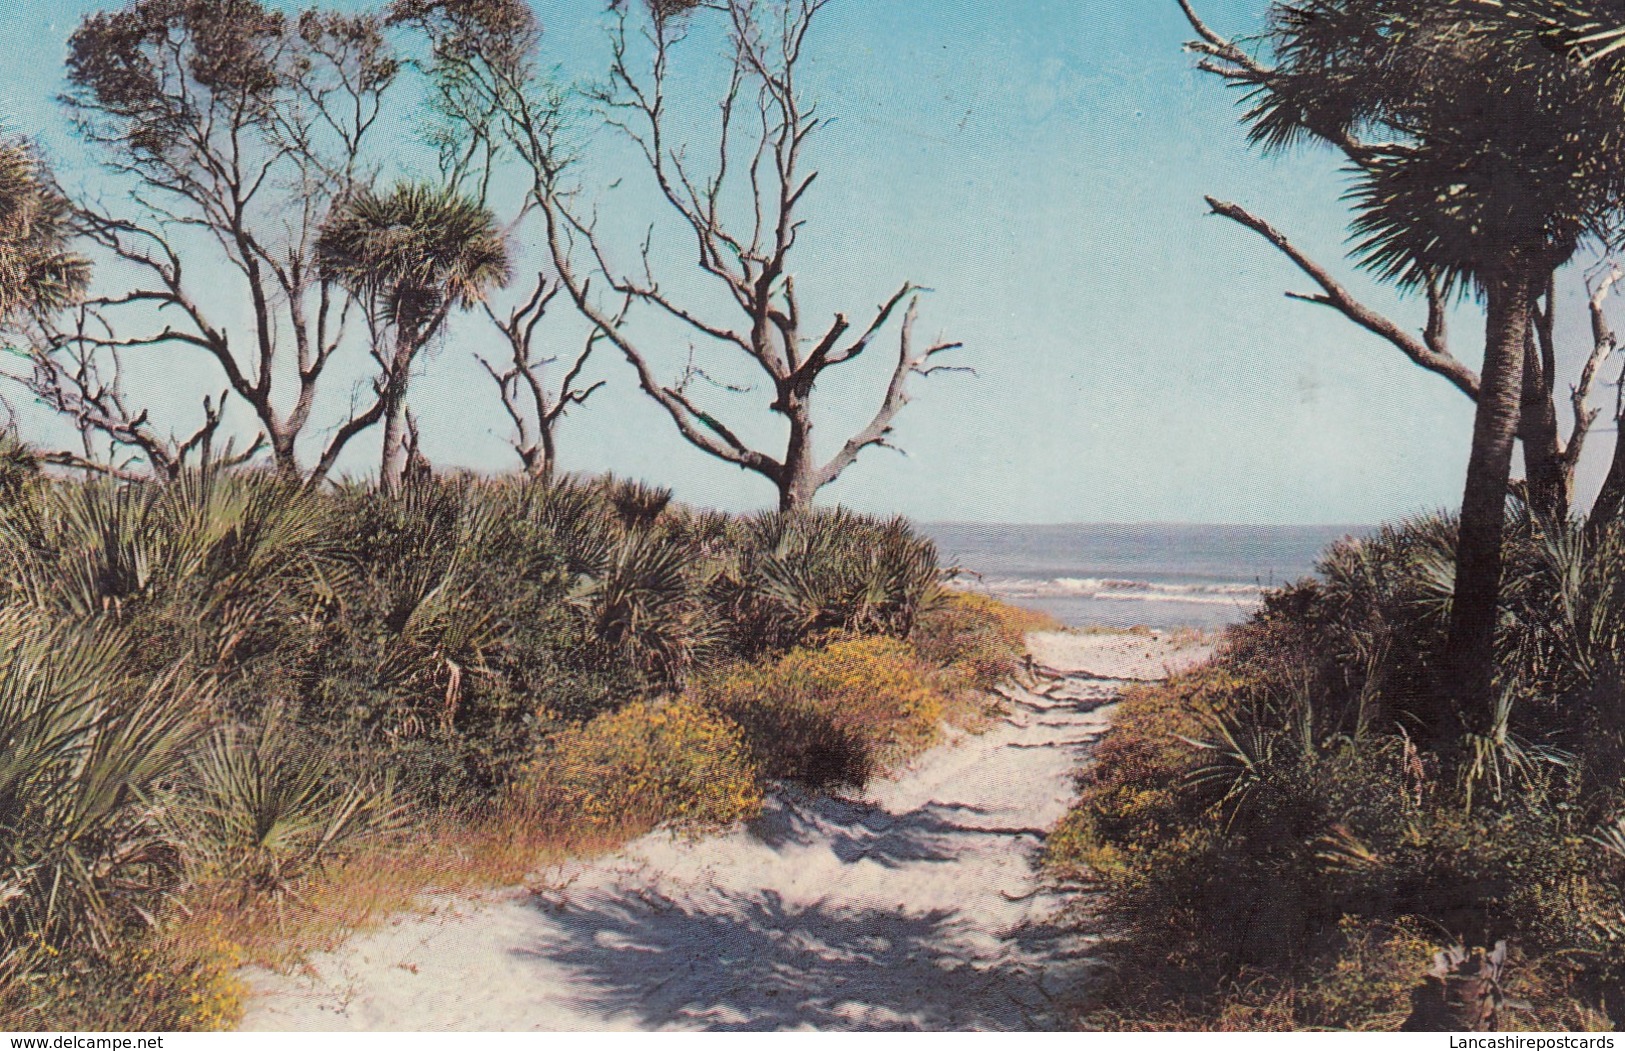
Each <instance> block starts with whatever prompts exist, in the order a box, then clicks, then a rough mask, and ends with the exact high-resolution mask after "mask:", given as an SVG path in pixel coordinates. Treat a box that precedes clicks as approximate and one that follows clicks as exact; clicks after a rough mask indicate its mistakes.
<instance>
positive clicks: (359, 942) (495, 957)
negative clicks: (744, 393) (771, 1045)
mask: <svg viewBox="0 0 1625 1051" xmlns="http://www.w3.org/2000/svg"><path fill="white" fill-rule="evenodd" d="M1130 639H1132V641H1126V640H1130ZM1032 647H1033V652H1034V655H1035V659H1036V660H1037V661H1038V662H1039V663H1041V664H1044V665H1048V666H1051V667H1054V668H1057V669H1064V670H1070V669H1079V670H1082V671H1084V672H1086V673H1088V675H1089V677H1088V678H1066V679H1062V680H1059V681H1056V682H1052V683H1050V684H1048V686H1047V687H1045V688H1044V691H1043V693H1033V692H1030V691H1027V690H1024V689H1019V688H1013V689H1011V690H1009V691H1008V693H1007V701H1008V714H1007V716H1006V717H1005V718H1004V719H1002V720H1000V721H999V722H997V723H995V724H994V726H993V728H992V729H990V730H988V731H987V732H985V733H982V734H979V735H972V734H963V733H958V734H955V735H954V736H952V738H951V739H950V740H949V741H948V742H947V743H945V744H944V745H942V746H940V747H938V748H936V749H933V750H932V751H930V752H929V753H926V754H925V755H923V756H921V757H919V759H918V760H917V761H916V762H915V763H914V764H913V765H912V766H910V767H909V768H908V769H906V770H904V771H902V772H900V773H899V774H898V775H897V776H895V777H892V778H890V779H887V780H885V781H882V782H879V783H876V784H874V785H871V786H870V788H869V789H868V791H867V792H866V793H865V795H864V797H863V798H861V799H860V798H831V797H819V796H812V795H807V794H802V793H798V792H792V791H786V792H782V793H780V794H778V795H777V796H775V797H774V798H772V799H771V800H770V801H769V804H768V807H767V809H766V811H765V812H764V813H763V815H762V816H761V817H760V818H758V819H757V820H755V821H752V822H750V823H749V824H748V825H746V826H744V827H740V828H737V829H734V830H733V831H731V832H729V833H727V834H725V835H721V836H712V837H708V838H703V839H696V838H689V837H681V836H673V835H671V834H668V833H656V834H653V835H650V836H646V837H644V838H642V839H640V840H638V841H636V842H634V843H632V844H630V845H629V846H628V847H626V848H625V849H624V850H622V851H621V852H619V853H617V854H615V855H613V856H611V857H609V858H605V859H600V860H597V861H594V862H591V863H577V864H572V865H569V866H566V867H564V868H561V869H558V870H553V871H549V872H546V873H543V874H541V876H540V878H539V879H538V880H537V881H536V882H535V886H536V887H538V888H544V889H541V890H539V891H525V892H520V891H514V892H509V893H506V894H501V895H492V896H489V897H487V898H486V899H483V900H468V899H462V900H442V901H438V902H435V903H433V907H432V911H430V912H428V913H427V914H420V915H409V916H403V917H400V918H398V919H397V920H396V921H394V922H393V923H392V924H391V925H389V926H386V927H385V928H383V929H381V930H378V931H374V932H371V933H367V934H364V935H360V936H358V937H356V938H354V939H352V940H351V941H350V942H349V943H348V944H347V945H346V946H344V947H343V948H341V949H340V950H339V951H338V952H336V953H333V954H324V955H321V956H318V957H315V958H313V959H312V960H311V966H310V968H309V971H308V973H305V974H301V975H297V976H284V975H273V974H268V973H264V972H257V973H253V974H251V975H249V981H250V984H251V988H253V989H254V990H255V994H256V995H255V996H254V997H253V999H252V1001H251V1003H250V1007H249V1011H248V1014H247V1017H246V1019H245V1021H244V1024H243V1028H245V1029H261V1030H292V1029H317V1030H345V1029H349V1030H436V1029H441V1030H601V1029H712V1030H768V1029H928V1030H963V1029H981V1030H1009V1029H1044V1028H1056V1027H1059V1026H1062V1025H1064V1024H1065V1022H1066V1019H1065V1017H1064V1011H1063V1009H1062V1008H1061V1006H1060V1004H1061V1003H1062V1002H1064V1001H1065V1000H1066V999H1067V994H1068V993H1069V992H1071V991H1073V990H1074V989H1075V987H1076V986H1077V985H1078V984H1079V983H1080V982H1081V981H1082V980H1084V977H1085V976H1086V974H1087V972H1088V969H1089V966H1090V960H1089V949H1090V939H1089V938H1088V936H1087V935H1086V934H1084V933H1081V932H1078V931H1076V930H1075V929H1072V928H1070V927H1067V926H1063V925H1057V924H1055V923H1053V922H1051V921H1052V919H1053V918H1054V916H1055V914H1056V913H1057V911H1058V910H1059V909H1060V907H1061V905H1062V898H1061V896H1060V895H1059V894H1058V893H1056V891H1055V890H1054V889H1051V888H1045V887H1042V886H1040V885H1039V882H1038V878H1037V875H1036V874H1035V872H1034V870H1033V861H1034V859H1035V857H1036V855H1037V852H1038V850H1039V848H1040V845H1041V843H1042V837H1043V834H1044V832H1045V830H1047V829H1048V828H1049V827H1050V826H1051V825H1053V824H1054V823H1055V821H1057V820H1058V819H1059V818H1060V817H1061V816H1062V815H1063V814H1064V813H1065V810H1066V806H1067V803H1068V801H1069V800H1070V798H1071V796H1072V775H1073V772H1074V770H1075V769H1076V766H1077V764H1078V761H1079V760H1080V759H1081V758H1082V757H1083V755H1084V754H1085V752H1086V751H1087V749H1088V747H1089V746H1090V744H1091V743H1092V742H1093V741H1094V740H1095V739H1096V738H1097V737H1098V736H1099V735H1100V734H1101V733H1102V732H1103V731H1104V730H1105V728H1106V725H1107V719H1108V716H1109V711H1110V708H1109V704H1110V701H1111V700H1112V698H1113V696H1114V695H1115V692H1116V690H1117V688H1118V684H1117V683H1116V682H1115V681H1113V680H1112V679H1110V678H1102V676H1113V675H1122V676H1128V677H1136V678H1144V677H1150V676H1151V675H1154V674H1158V673H1160V672H1161V670H1162V668H1163V667H1164V666H1165V665H1170V664H1178V663H1182V662H1188V661H1189V660H1191V659H1193V658H1194V657H1196V656H1200V655H1201V653H1202V652H1204V651H1203V650H1202V649H1201V648H1200V647H1197V646H1194V645H1192V644H1190V643H1189V642H1186V643H1184V644H1183V645H1177V644H1175V643H1171V642H1169V641H1168V640H1165V639H1155V638H1148V637H1144V636H1113V635H1095V636H1089V635H1068V634H1053V635H1049V634H1046V635H1043V636H1036V637H1034V639H1033V641H1032Z"/></svg>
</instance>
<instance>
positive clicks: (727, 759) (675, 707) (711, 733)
mask: <svg viewBox="0 0 1625 1051" xmlns="http://www.w3.org/2000/svg"><path fill="white" fill-rule="evenodd" d="M522 791H523V793H524V794H525V796H526V799H525V802H526V803H528V804H529V805H530V806H532V807H534V808H535V809H536V811H537V814H538V816H539V817H540V819H541V820H542V821H544V822H546V823H548V824H556V825H557V826H559V827H561V828H564V827H567V828H569V829H571V830H581V831H593V832H619V833H631V832H637V831H642V830H645V829H649V828H653V827H655V826H656V825H661V824H672V825H680V826H690V827H694V826H706V825H719V824H726V823H727V822H730V821H734V820H737V819H739V818H744V817H750V816H751V815H753V814H755V813H756V812H757V810H758V809H759V808H760V807H761V803H762V793H761V789H760V788H759V787H758V786H757V782H756V774H755V770H754V768H753V766H752V764H751V762H750V758H749V754H748V752H747V750H746V747H745V744H744V741H743V740H742V739H741V737H740V733H739V730H738V729H737V728H736V727H734V726H733V725H731V724H730V723H728V722H727V721H725V720H723V719H721V718H718V717H717V716H716V715H715V714H713V713H711V712H709V711H706V710H705V709H704V708H702V707H700V706H699V705H698V704H695V703H694V702H692V701H688V700H683V699H677V700H663V701H637V702H634V703H632V704H629V705H627V706H625V707H624V708H620V709H618V710H616V711H614V712H609V713H606V714H604V715H600V716H598V717H597V718H596V719H593V720H592V721H591V722H589V723H587V724H585V725H583V726H578V727H573V728H571V729H568V730H564V731H562V732H561V733H559V734H558V735H557V736H555V737H554V738H553V739H552V740H551V741H550V742H549V744H548V745H547V747H546V749H545V750H544V752H543V754H542V757H541V759H540V761H539V762H538V763H537V764H536V767H535V770H534V771H533V774H532V776H531V777H530V778H528V779H527V780H526V783H525V786H524V788H523V789H522Z"/></svg>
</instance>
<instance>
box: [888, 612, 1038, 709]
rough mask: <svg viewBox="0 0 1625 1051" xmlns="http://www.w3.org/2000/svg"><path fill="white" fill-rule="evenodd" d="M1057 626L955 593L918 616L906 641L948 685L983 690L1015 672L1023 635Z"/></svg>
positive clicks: (1023, 645)
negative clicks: (942, 671)
mask: <svg viewBox="0 0 1625 1051" xmlns="http://www.w3.org/2000/svg"><path fill="white" fill-rule="evenodd" d="M1059 626H1060V625H1059V624H1058V623H1057V622H1056V621H1055V620H1054V619H1053V618H1051V617H1049V616H1048V615H1046V614H1043V613H1038V612H1035V611H1033V610H1028V609H1022V608H1020V607H1019V606H1012V605H1009V604H1008V603H1004V602H1000V601H999V600H998V599H995V598H992V597H990V596H988V595H979V594H976V593H974V592H969V591H959V592H953V593H950V594H948V595H946V596H945V597H944V598H943V600H942V601H941V602H938V603H936V604H935V605H934V606H932V608H931V609H929V610H926V611H924V612H922V613H921V614H920V616H919V618H918V619H917V620H916V621H915V623H914V630H913V633H912V634H911V635H910V636H909V639H910V641H911V642H913V643H914V646H915V648H916V649H917V650H918V651H919V653H920V656H921V657H923V658H924V659H925V660H926V661H928V662H929V663H931V664H934V665H937V666H939V667H941V668H942V669H944V672H945V678H946V679H947V680H948V681H950V682H951V683H952V684H953V685H956V686H962V687H968V688H970V689H977V690H987V689H991V688H992V687H993V685H994V684H995V683H997V682H998V681H999V680H1000V679H1003V678H1004V677H1005V676H1007V675H1010V674H1011V673H1012V672H1014V671H1015V670H1016V667H1017V665H1018V664H1019V663H1020V662H1021V657H1022V654H1024V653H1025V652H1026V650H1027V643H1026V635H1027V633H1028V632H1030V631H1049V630H1053V629H1056V628H1058V627H1059Z"/></svg>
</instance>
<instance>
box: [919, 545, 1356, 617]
mask: <svg viewBox="0 0 1625 1051" xmlns="http://www.w3.org/2000/svg"><path fill="white" fill-rule="evenodd" d="M920 528H921V529H923V530H924V531H925V532H926V533H927V534H928V535H930V536H931V537H932V538H933V539H935V540H936V542H937V545H938V547H939V548H940V550H941V553H942V557H943V562H944V564H947V565H958V566H959V567H961V568H962V569H963V570H965V572H966V578H965V580H964V583H965V584H966V585H967V586H970V587H974V588H977V589H979V590H984V591H987V592H990V593H991V594H993V595H995V596H998V597H999V598H1003V599H1007V600H1008V601H1010V602H1014V603H1016V604H1018V605H1022V606H1029V607H1032V608H1034V609H1040V610H1043V611H1044V612H1046V613H1049V614H1050V615H1051V616H1053V617H1055V618H1056V619H1057V620H1059V621H1061V622H1062V623H1063V624H1069V625H1072V626H1074V627H1084V626H1088V625H1108V626H1112V627H1129V626H1132V625H1144V626H1146V627H1154V628H1178V627H1193V628H1218V627H1222V626H1224V625H1226V624H1232V623H1235V622H1237V621H1241V620H1245V619H1246V618H1247V617H1248V616H1249V615H1250V614H1251V613H1252V612H1253V610H1255V609H1256V608H1257V607H1258V604H1259V602H1260V600H1261V599H1262V597H1263V593H1264V591H1265V590H1266V589H1268V588H1271V587H1276V586H1279V585H1281V584H1284V583H1287V582H1289V581H1293V580H1297V579H1299V578H1300V577H1304V576H1308V575H1309V574H1310V573H1312V572H1313V570H1314V566H1315V562H1316V561H1317V560H1318V559H1319V557H1320V554H1321V552H1322V551H1324V550H1325V549H1326V546H1327V545H1328V544H1330V543H1332V542H1333V541H1335V540H1338V539H1341V538H1342V537H1345V536H1350V535H1356V536H1357V535H1360V534H1362V533H1366V532H1369V531H1370V530H1371V528H1372V527H1369V526H1236V525H1174V524H1145V525H1081V524H1078V525H992V524H984V523H927V524H924V525H922V526H921V527H920Z"/></svg>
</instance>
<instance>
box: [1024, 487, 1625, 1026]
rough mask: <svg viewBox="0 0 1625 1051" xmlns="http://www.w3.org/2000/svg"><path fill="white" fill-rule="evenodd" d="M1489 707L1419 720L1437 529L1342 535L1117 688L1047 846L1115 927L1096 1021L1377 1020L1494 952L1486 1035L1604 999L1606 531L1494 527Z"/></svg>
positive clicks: (1610, 775) (1595, 1011)
mask: <svg viewBox="0 0 1625 1051" xmlns="http://www.w3.org/2000/svg"><path fill="white" fill-rule="evenodd" d="M1508 530H1509V535H1510V536H1511V537H1512V538H1513V539H1512V541H1511V542H1510V543H1509V545H1508V550H1507V560H1508V567H1509V570H1508V587H1507V591H1506V598H1505V600H1504V602H1503V604H1502V609H1501V617H1500V629H1499V635H1498V660H1497V667H1498V673H1497V696H1498V697H1499V699H1500V700H1499V704H1498V705H1497V706H1496V716H1495V720H1494V722H1493V723H1491V724H1489V725H1483V724H1479V723H1476V722H1470V721H1465V720H1458V719H1457V718H1456V717H1454V716H1446V717H1443V718H1441V716H1440V712H1441V710H1442V711H1446V712H1448V710H1449V709H1448V707H1446V706H1445V699H1446V698H1448V697H1449V690H1450V684H1449V683H1448V682H1444V681H1441V676H1440V674H1439V672H1438V670H1437V669H1438V668H1439V667H1440V654H1441V651H1442V649H1443V647H1444V645H1445V637H1446V633H1447V629H1448V624H1449V602H1450V597H1451V590H1452V583H1453V582H1452V579H1451V577H1452V565H1453V561H1452V555H1453V551H1454V537H1453V532H1454V525H1453V523H1452V522H1450V521H1448V520H1444V519H1439V518H1429V519H1424V520H1419V521H1413V522H1409V523H1406V524H1404V525H1401V526H1398V527H1394V528H1388V529H1384V530H1383V531H1381V532H1380V533H1378V534H1377V535H1374V536H1371V537H1369V538H1366V539H1361V540H1349V541H1345V542H1343V543H1341V544H1339V545H1337V546H1335V547H1334V548H1332V549H1331V550H1330V551H1329V552H1328V553H1327V555H1326V556H1325V558H1324V561H1323V563H1322V565H1321V567H1320V572H1319V575H1318V576H1317V577H1316V578H1314V579H1310V580H1305V581H1302V582H1300V583H1297V584H1294V585H1292V586H1289V587H1286V588H1284V589H1281V590H1279V591H1277V592H1275V593H1273V594H1271V595H1270V596H1269V597H1268V599H1267V601H1266V603H1265V605H1264V607H1263V609H1262V611H1261V612H1259V613H1258V614H1257V615H1256V616H1255V617H1254V618H1253V619H1252V620H1251V622H1249V623H1247V624H1245V625H1243V626H1240V627H1238V628H1235V629H1232V631H1231V632H1230V633H1229V635H1228V636H1227V640H1226V643H1225V646H1224V647H1223V649H1222V651H1221V653H1220V655H1219V656H1218V657H1217V659H1215V660H1214V661H1213V662H1212V663H1211V664H1209V665H1207V666H1205V667H1203V668H1200V669H1198V670H1196V671H1193V672H1191V673H1189V674H1186V675H1183V676H1180V677H1178V678H1176V679H1173V680H1171V681H1169V682H1167V683H1166V684H1162V685H1156V686H1147V687H1141V688H1138V689H1136V690H1134V691H1132V692H1131V693H1130V694H1129V695H1128V696H1127V697H1126V698H1125V700H1124V702H1123V703H1122V705H1121V706H1120V710H1119V713H1118V715H1117V716H1116V718H1115V720H1114V724H1115V725H1114V729H1113V732H1112V733H1111V734H1110V735H1109V736H1108V737H1107V739H1106V740H1105V741H1104V742H1103V744H1102V745H1101V747H1100V749H1099V751H1098V753H1097V756H1096V761H1095V763H1094V764H1093V766H1092V767H1091V768H1090V769H1089V770H1088V771H1087V773H1086V774H1085V775H1084V776H1083V782H1082V796H1081V799H1080V801H1079V803H1078V805H1077V806H1076V808H1075V809H1074V811H1073V812H1072V813H1071V815H1070V816H1069V817H1068V819H1067V820H1066V821H1065V822H1064V824H1063V825H1062V827H1061V828H1060V829H1059V830H1058V831H1057V833H1056V834H1055V835H1054V836H1053V837H1052V839H1051V841H1050V843H1049V847H1048V863H1049V865H1050V866H1051V867H1052V868H1053V869H1054V870H1055V871H1056V872H1057V873H1058V874H1066V875H1071V876H1074V877H1081V878H1085V879H1091V880H1094V881H1095V882H1096V885H1097V886H1098V887H1099V888H1101V890H1102V891H1103V892H1104V913H1105V915H1107V916H1109V917H1111V918H1112V920H1111V922H1112V923H1113V924H1114V925H1115V930H1114V932H1113V934H1114V937H1113V940H1112V942H1111V946H1110V951H1109V955H1110V960H1111V965H1112V966H1111V968H1110V976H1109V979H1108V980H1107V981H1105V982H1104V984H1103V985H1102V987H1101V990H1100V993H1099V995H1098V997H1097V998H1096V999H1095V1000H1094V1001H1092V1002H1091V1004H1090V1005H1089V1008H1088V1010H1089V1011H1090V1012H1091V1013H1090V1014H1089V1015H1088V1018H1089V1021H1090V1022H1091V1024H1094V1025H1099V1026H1102V1027H1106V1028H1114V1029H1116V1028H1218V1029H1237V1030H1247V1029H1262V1028H1268V1029H1305V1028H1354V1029H1393V1028H1398V1027H1399V1026H1400V1025H1401V1024H1402V1023H1404V1021H1405V1020H1406V1019H1407V1017H1408V1016H1409V1015H1410V1013H1411V1010H1412V1006H1413V1001H1412V993H1413V991H1414V990H1416V989H1417V988H1418V986H1420V985H1421V984H1422V979H1423V975H1424V974H1425V972H1426V970H1427V967H1428V965H1429V963H1430V961H1431V958H1432V956H1433V954H1434V953H1435V952H1436V951H1437V950H1439V949H1441V948H1443V947H1445V946H1448V945H1451V944H1457V943H1459V944H1465V945H1467V946H1474V945H1482V946H1489V945H1491V944H1493V943H1494V942H1495V941H1498V940H1502V939H1505V940H1506V941H1507V942H1508V943H1509V945H1510V947H1511V953H1512V956H1511V963H1510V966H1509V970H1508V972H1507V975H1506V979H1505V985H1506V988H1505V993H1506V995H1507V996H1508V998H1509V1001H1520V1000H1521V1001H1523V1002H1524V1003H1525V1004H1527V1007H1524V1008H1515V1007H1513V1008H1508V1009H1506V1010H1504V1011H1502V1012H1501V1016H1500V1023H1501V1025H1502V1026H1503V1027H1504V1028H1594V1027H1599V1026H1608V1025H1609V1024H1610V1023H1613V1022H1617V1021H1618V1019H1619V1018H1620V1016H1621V1013H1622V1012H1625V955H1622V952H1621V948H1620V946H1621V944H1622V942H1621V935H1622V934H1625V927H1622V920H1621V914H1620V910H1619V902H1620V900H1621V897H1622V894H1625V849H1622V848H1625V838H1622V836H1621V832H1620V829H1621V828H1622V827H1625V824H1622V821H1625V790H1622V788H1621V786H1622V785H1625V765H1622V764H1625V726H1622V724H1621V723H1620V720H1619V718H1618V714H1617V713H1618V711H1619V706H1620V705H1621V703H1625V694H1622V688H1625V633H1622V625H1625V620H1622V619H1621V616H1620V614H1621V613H1622V612H1625V607H1622V606H1621V605H1620V603H1621V601H1622V600H1625V535H1622V534H1621V533H1620V532H1618V531H1617V530H1615V531H1607V532H1604V533H1602V535H1598V536H1592V537H1587V536H1586V535H1585V533H1584V531H1583V527H1581V526H1579V525H1573V526H1568V525H1565V526H1552V525H1549V524H1543V523H1542V522H1540V521H1539V520H1533V519H1531V518H1529V517H1521V518H1516V519H1513V520H1512V521H1509V524H1508Z"/></svg>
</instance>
